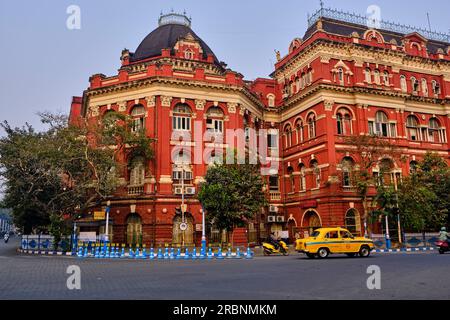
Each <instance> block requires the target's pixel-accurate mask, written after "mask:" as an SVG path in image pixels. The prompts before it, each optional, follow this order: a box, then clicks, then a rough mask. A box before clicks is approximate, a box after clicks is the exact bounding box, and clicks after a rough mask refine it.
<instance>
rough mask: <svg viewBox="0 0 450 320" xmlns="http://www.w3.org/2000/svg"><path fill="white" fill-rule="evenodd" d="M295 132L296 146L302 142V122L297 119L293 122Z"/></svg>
mask: <svg viewBox="0 0 450 320" xmlns="http://www.w3.org/2000/svg"><path fill="white" fill-rule="evenodd" d="M295 131H296V133H297V144H299V143H300V142H303V121H302V120H301V119H298V120H297V121H296V122H295Z"/></svg>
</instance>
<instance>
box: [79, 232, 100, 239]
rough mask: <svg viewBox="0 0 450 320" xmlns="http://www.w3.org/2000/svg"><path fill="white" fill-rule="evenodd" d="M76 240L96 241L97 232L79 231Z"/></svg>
mask: <svg viewBox="0 0 450 320" xmlns="http://www.w3.org/2000/svg"><path fill="white" fill-rule="evenodd" d="M78 240H80V241H96V240H97V233H96V232H95V231H94V232H80V235H79V236H78Z"/></svg>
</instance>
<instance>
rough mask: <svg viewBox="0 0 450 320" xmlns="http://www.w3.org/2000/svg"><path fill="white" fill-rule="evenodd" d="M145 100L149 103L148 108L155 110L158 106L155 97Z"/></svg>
mask: <svg viewBox="0 0 450 320" xmlns="http://www.w3.org/2000/svg"><path fill="white" fill-rule="evenodd" d="M145 100H146V101H147V107H149V108H154V107H155V106H156V97H155V96H151V97H147V98H145Z"/></svg>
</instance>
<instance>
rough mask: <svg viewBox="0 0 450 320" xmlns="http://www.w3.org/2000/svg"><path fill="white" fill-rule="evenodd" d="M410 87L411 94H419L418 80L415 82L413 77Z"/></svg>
mask: <svg viewBox="0 0 450 320" xmlns="http://www.w3.org/2000/svg"><path fill="white" fill-rule="evenodd" d="M411 87H412V91H413V94H417V93H419V87H420V85H419V80H417V79H416V78H415V77H411Z"/></svg>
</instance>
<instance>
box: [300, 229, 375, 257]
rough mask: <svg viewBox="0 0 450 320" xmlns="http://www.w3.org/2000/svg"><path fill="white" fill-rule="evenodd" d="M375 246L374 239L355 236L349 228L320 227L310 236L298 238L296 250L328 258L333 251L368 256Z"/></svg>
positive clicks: (352, 255) (310, 255)
mask: <svg viewBox="0 0 450 320" xmlns="http://www.w3.org/2000/svg"><path fill="white" fill-rule="evenodd" d="M373 248H374V245H373V241H372V240H371V239H367V238H364V237H355V236H353V235H352V234H351V233H350V232H349V231H348V230H347V229H343V228H320V229H317V230H315V231H314V232H313V233H312V234H311V236H310V237H308V238H306V239H298V240H296V243H295V250H296V251H297V252H300V253H305V254H306V256H307V257H308V258H315V257H319V258H322V259H323V258H326V257H328V256H329V255H330V254H333V253H342V254H346V255H348V256H349V257H354V256H356V255H359V256H360V257H364V258H365V257H368V256H369V255H370V252H371V251H372V249H373Z"/></svg>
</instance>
